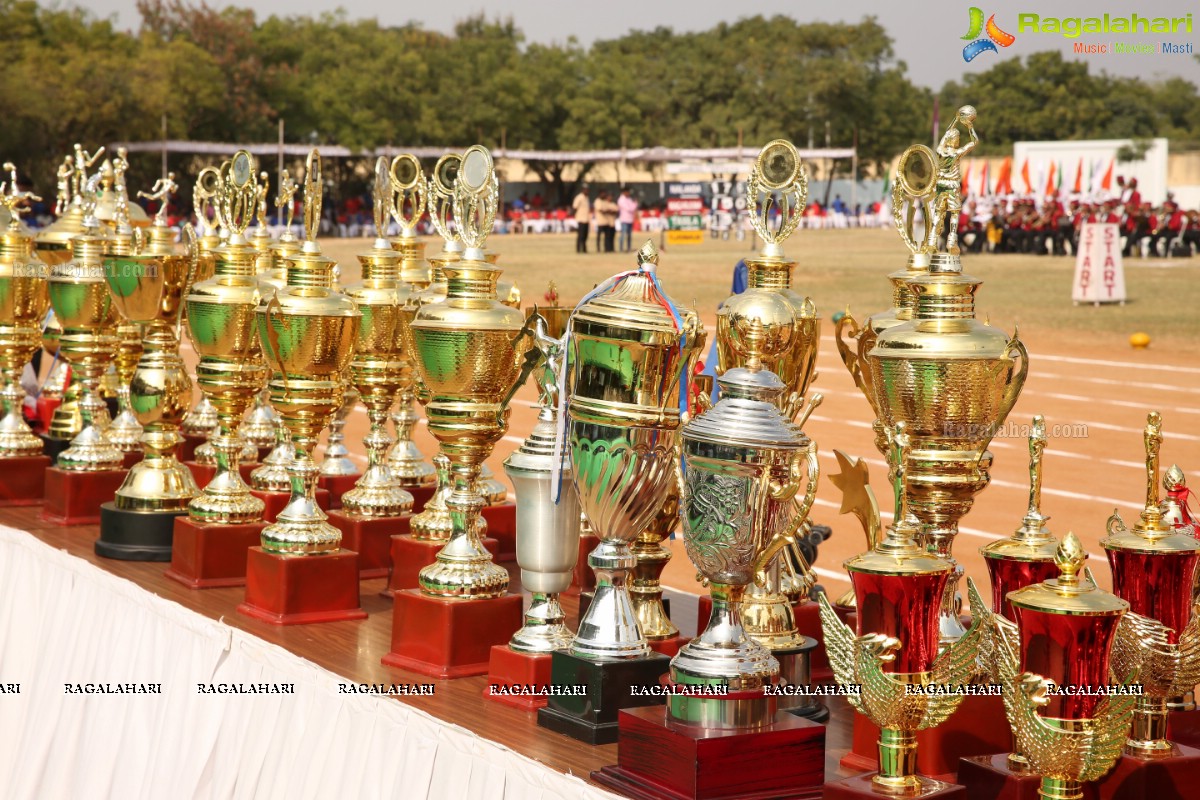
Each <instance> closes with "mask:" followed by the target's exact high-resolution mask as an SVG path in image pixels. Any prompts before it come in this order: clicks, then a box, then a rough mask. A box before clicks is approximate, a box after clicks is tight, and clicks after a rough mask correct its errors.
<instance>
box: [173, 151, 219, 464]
mask: <svg viewBox="0 0 1200 800" xmlns="http://www.w3.org/2000/svg"><path fill="white" fill-rule="evenodd" d="M220 183H221V181H220V173H219V172H218V170H217V168H216V167H205V168H204V169H202V170H200V172H199V174H197V175H196V183H195V185H194V186H193V187H192V208H193V210H194V211H195V214H196V230H197V232H198V233H199V236H200V239H199V242H198V243H197V244H198V247H199V251H200V262H199V269H198V271H197V274H196V281H197V282H200V281H206V280H208V279H209V278H211V277H212V276H213V273H214V272H215V271H216V265H217V260H216V255H215V254H214V252H213V251H214V249H215V248H217V247H218V246H219V245H220V244H221V240H220V238H219V237H218V236H217V232H216V229H215V228H214V227H213V220H212V218H211V217H210V215H211V214H212V213H213V208H214V205H215V203H214V200H215V199H216V196H217V190H218V189H219V188H220ZM184 319H185V321H186V319H187V304H186V303H184ZM184 330H185V331H186V332H187V334H188V339H189V340H191V338H192V332H191V326H190V325H189V326H185V328H184ZM192 345H193V347H195V342H194V341H193V342H192ZM197 352H199V351H197ZM217 422H218V420H217V409H216V408H215V407H214V406H213V404H212V403H211V402H210V401H209V399H208V395H207V394H204V393H203V392H202V393H201V394H200V400H199V401H198V402H196V403H195V404H193V405H192V407H191V408H190V409H188V413H187V414H186V415H185V416H184V418H183V425H182V426H181V430H182V431H183V433H184V435H186V436H204V437H206V439H205V441H204V442H203V443H202V444H201V445H200V446H199V447H197V448H196V452H195V453H194V454H193V458H195V459H196V461H197V462H198V463H210V464H215V463H216V458H217V455H216V453H215V452H214V451H213V449H212V444H210V443H209V441H208V438H210V437H212V436H214V435H215V434H216V432H217ZM202 451H203V452H202ZM205 453H207V455H205Z"/></svg>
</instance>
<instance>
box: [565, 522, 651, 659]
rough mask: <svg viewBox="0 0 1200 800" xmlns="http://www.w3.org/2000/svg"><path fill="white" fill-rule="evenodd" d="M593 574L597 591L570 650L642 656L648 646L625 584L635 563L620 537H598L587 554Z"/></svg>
mask: <svg viewBox="0 0 1200 800" xmlns="http://www.w3.org/2000/svg"><path fill="white" fill-rule="evenodd" d="M588 565H589V566H590V567H591V568H592V571H593V572H595V573H596V594H595V596H594V597H593V598H592V602H591V604H590V605H589V606H588V609H587V613H586V614H584V615H583V618H582V619H581V620H579V633H578V634H576V635H575V639H574V641H572V643H571V652H572V653H573V654H574V655H577V656H581V657H583V658H592V659H595V658H644V657H646V656H648V655H649V654H650V645H649V644H647V643H646V637H644V636H643V635H642V632H641V630H639V628H638V624H637V614H636V613H634V610H633V600H632V599H631V598H630V596H629V588H628V587H627V586H626V585H625V581H626V577H627V576H628V574H629V571H630V570H632V569H633V568H634V567H635V566H636V565H637V561H636V560H635V559H634V557H633V552H632V551H631V550H630V549H629V545H628V544H626V543H625V542H624V541H622V540H616V541H611V540H604V539H601V540H600V544H598V545H596V549H595V550H593V551H592V552H591V553H590V554H589V555H588Z"/></svg>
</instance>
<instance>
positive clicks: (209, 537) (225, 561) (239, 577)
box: [164, 515, 266, 589]
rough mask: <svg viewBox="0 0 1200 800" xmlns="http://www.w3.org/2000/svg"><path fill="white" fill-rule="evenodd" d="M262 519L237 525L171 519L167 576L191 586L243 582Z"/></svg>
mask: <svg viewBox="0 0 1200 800" xmlns="http://www.w3.org/2000/svg"><path fill="white" fill-rule="evenodd" d="M264 527H266V523H265V522H250V523H243V524H238V525H223V524H218V523H209V522H197V521H196V520H194V519H192V518H191V517H188V516H187V515H183V516H180V517H178V518H176V520H175V530H174V536H175V540H174V546H173V547H172V549H171V566H170V567H169V568H168V569H167V571H166V572H165V573H164V574H165V575H166V576H167V577H168V578H170V579H171V580H174V581H178V582H179V583H182V584H183V585H184V586H187V587H189V588H191V589H211V588H215V587H220V586H245V585H246V557H247V554H248V553H249V551H250V548H251V547H255V546H257V545H258V544H259V543H260V541H261V538H260V537H261V534H262V529H263V528H264Z"/></svg>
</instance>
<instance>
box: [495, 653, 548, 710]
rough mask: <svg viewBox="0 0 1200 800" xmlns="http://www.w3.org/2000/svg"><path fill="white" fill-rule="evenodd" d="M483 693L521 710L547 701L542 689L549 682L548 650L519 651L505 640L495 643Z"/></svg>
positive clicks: (532, 707)
mask: <svg viewBox="0 0 1200 800" xmlns="http://www.w3.org/2000/svg"><path fill="white" fill-rule="evenodd" d="M487 679H488V682H487V685H486V686H484V687H483V696H484V698H486V699H488V700H495V701H496V702H497V703H503V704H504V705H506V706H512V707H513V708H519V709H521V710H522V711H537V710H538V709H539V708H541V707H542V706H544V705H546V695H545V694H544V693H541V692H540V691H539V690H540V689H541V687H544V686H548V685H549V684H550V654H549V653H519V652H517V651H516V650H513V649H512V648H511V647H509V646H508V645H506V644H497V645H493V646H492V652H491V656H490V657H489V659H488V671H487Z"/></svg>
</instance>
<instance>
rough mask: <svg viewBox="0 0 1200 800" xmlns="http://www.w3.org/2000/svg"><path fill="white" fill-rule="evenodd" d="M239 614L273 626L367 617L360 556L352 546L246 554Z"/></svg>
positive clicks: (254, 548)
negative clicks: (361, 597) (312, 552)
mask: <svg viewBox="0 0 1200 800" xmlns="http://www.w3.org/2000/svg"><path fill="white" fill-rule="evenodd" d="M237 610H238V613H241V614H245V615H246V616H248V617H254V618H255V619H260V620H262V621H263V622H270V623H271V624H273V625H307V624H309V623H313V622H338V621H340V620H346V619H365V618H366V616H367V612H365V611H363V610H362V608H360V607H359V604H358V556H357V555H356V554H355V553H352V552H351V551H349V550H338V551H337V552H336V553H327V554H323V555H312V556H294V555H283V554H281V553H268V552H267V551H266V550H263V549H262V548H261V547H251V548H250V549H249V550H248V551H247V556H246V601H245V602H244V603H241V604H240V605H239V606H238V607H237Z"/></svg>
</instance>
